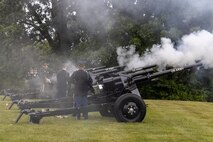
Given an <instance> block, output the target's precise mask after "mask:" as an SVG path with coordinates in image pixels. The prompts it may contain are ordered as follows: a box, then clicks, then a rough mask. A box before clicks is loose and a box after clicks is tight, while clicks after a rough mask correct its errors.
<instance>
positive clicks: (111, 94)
mask: <svg viewBox="0 0 213 142" xmlns="http://www.w3.org/2000/svg"><path fill="white" fill-rule="evenodd" d="M200 66H202V64H201V63H195V64H193V65H188V66H184V67H181V68H171V69H165V70H163V71H158V70H157V69H156V65H153V66H147V67H144V68H138V69H135V70H130V71H124V67H119V66H118V67H114V68H113V67H112V68H106V69H104V68H103V69H100V70H99V71H98V70H96V71H95V70H93V71H91V75H92V76H93V79H94V86H93V87H94V89H95V94H94V95H90V96H88V106H87V107H82V108H80V111H84V110H85V109H86V110H87V111H88V112H95V111H99V112H100V113H101V115H102V116H114V117H115V118H116V120H117V121H119V122H141V121H143V119H144V117H145V115H146V105H145V102H144V100H143V98H142V96H141V94H140V93H139V91H138V88H137V86H138V85H142V84H143V83H148V82H152V81H155V80H156V79H158V77H161V76H164V75H169V74H173V73H175V72H180V71H183V70H193V69H194V68H197V67H200ZM73 113H76V109H75V108H74V107H71V108H64V109H57V110H53V111H37V110H33V109H24V110H22V111H21V113H20V115H19V116H18V118H17V120H16V123H17V122H18V121H19V120H20V118H21V116H22V115H23V114H27V115H29V116H30V122H32V123H35V124H39V123H40V120H41V119H42V118H43V117H49V116H55V115H68V114H73Z"/></svg>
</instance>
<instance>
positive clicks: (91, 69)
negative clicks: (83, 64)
mask: <svg viewBox="0 0 213 142" xmlns="http://www.w3.org/2000/svg"><path fill="white" fill-rule="evenodd" d="M105 67H106V66H100V67H96V68H88V69H86V71H88V72H90V71H95V70H100V69H103V68H105Z"/></svg>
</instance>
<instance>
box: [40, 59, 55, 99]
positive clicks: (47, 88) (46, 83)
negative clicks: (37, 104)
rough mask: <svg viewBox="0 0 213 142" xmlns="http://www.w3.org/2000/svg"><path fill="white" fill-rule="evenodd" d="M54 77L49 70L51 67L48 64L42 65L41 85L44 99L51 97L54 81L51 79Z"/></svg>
mask: <svg viewBox="0 0 213 142" xmlns="http://www.w3.org/2000/svg"><path fill="white" fill-rule="evenodd" d="M51 76H52V71H51V70H50V69H49V66H48V64H47V63H44V64H43V65H42V68H41V69H40V71H39V77H40V79H41V82H42V85H41V93H42V96H43V97H49V96H51V95H52V94H51V93H52V91H51V90H52V87H53V85H52V81H51V79H50V77H51Z"/></svg>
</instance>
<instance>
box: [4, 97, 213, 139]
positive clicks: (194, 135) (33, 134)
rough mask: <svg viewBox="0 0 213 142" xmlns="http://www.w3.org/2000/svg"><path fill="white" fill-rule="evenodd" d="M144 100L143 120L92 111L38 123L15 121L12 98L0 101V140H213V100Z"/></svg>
mask: <svg viewBox="0 0 213 142" xmlns="http://www.w3.org/2000/svg"><path fill="white" fill-rule="evenodd" d="M0 100H2V97H0ZM145 102H146V104H148V108H147V115H146V117H145V119H144V121H143V122H142V123H118V122H117V121H116V120H115V119H114V118H105V117H101V116H100V115H99V113H89V120H75V119H74V118H73V117H71V116H70V117H68V118H63V119H60V118H56V117H49V118H43V119H42V120H41V124H39V125H35V124H29V123H28V120H29V117H28V116H24V117H22V119H21V120H20V122H19V123H18V124H14V121H15V119H16V117H17V115H18V114H19V110H17V108H16V107H13V108H12V110H7V109H6V104H7V103H10V101H9V100H6V101H0V142H72V141H76V142H81V141H85V142H88V141H89V142H99V141H104V142H105V141H106V142H142V141H145V142H149V141H150V142H213V103H205V102H184V101H160V100H145Z"/></svg>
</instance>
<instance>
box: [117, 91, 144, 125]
mask: <svg viewBox="0 0 213 142" xmlns="http://www.w3.org/2000/svg"><path fill="white" fill-rule="evenodd" d="M114 112H115V118H116V120H117V121H118V122H142V121H143V119H144V117H145V115H146V104H145V102H144V101H143V99H142V98H141V97H140V96H138V95H135V94H131V93H127V94H124V95H122V96H120V97H119V98H118V99H117V100H116V102H115V105H114Z"/></svg>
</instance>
